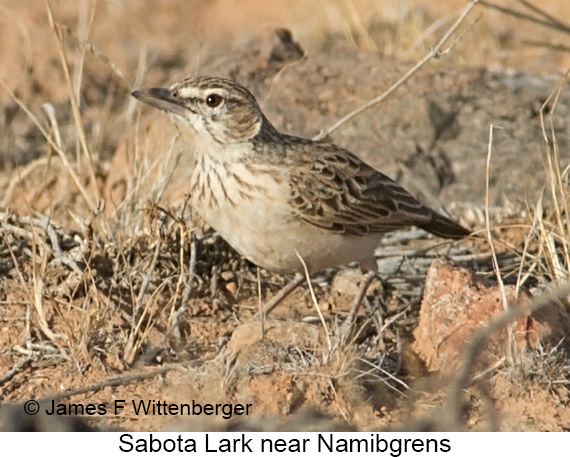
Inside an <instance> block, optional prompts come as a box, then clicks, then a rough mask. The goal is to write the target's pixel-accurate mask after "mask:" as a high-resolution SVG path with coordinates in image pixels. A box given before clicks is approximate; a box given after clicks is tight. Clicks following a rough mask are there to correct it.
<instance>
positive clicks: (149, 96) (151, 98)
mask: <svg viewBox="0 0 570 457" xmlns="http://www.w3.org/2000/svg"><path fill="white" fill-rule="evenodd" d="M132 95H133V97H135V98H137V99H138V100H140V101H141V102H144V103H146V104H148V105H150V106H153V107H154V108H158V109H160V110H163V111H166V112H168V113H169V115H170V118H171V120H172V121H173V122H174V123H175V124H177V125H178V126H179V127H180V128H181V130H182V132H183V133H189V134H190V136H194V137H202V138H201V139H202V140H212V141H213V142H214V143H217V144H219V145H228V144H233V143H242V142H246V141H249V140H251V139H252V138H254V137H255V136H256V135H257V134H258V133H259V131H260V129H261V128H262V125H263V123H264V117H263V113H262V111H261V109H260V108H259V105H258V104H257V101H256V100H255V97H254V96H253V95H252V94H251V93H250V92H249V91H248V90H247V89H246V88H245V87H243V86H241V85H239V84H238V83H236V82H234V81H231V80H229V79H223V78H214V77H204V76H199V77H192V78H188V79H185V80H184V81H182V82H178V83H175V84H173V85H172V86H170V88H168V89H166V88H153V89H139V90H135V91H134V92H132ZM186 129H189V130H190V131H186ZM204 136H206V137H207V138H203V137H204Z"/></svg>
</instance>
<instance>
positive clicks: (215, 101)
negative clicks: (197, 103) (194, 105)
mask: <svg viewBox="0 0 570 457" xmlns="http://www.w3.org/2000/svg"><path fill="white" fill-rule="evenodd" d="M223 101H224V99H223V98H222V96H221V95H218V94H210V95H208V96H207V97H206V105H208V106H209V107H210V108H216V107H218V106H220V105H221V104H222V102H223Z"/></svg>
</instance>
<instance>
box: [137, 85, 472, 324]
mask: <svg viewBox="0 0 570 457" xmlns="http://www.w3.org/2000/svg"><path fill="white" fill-rule="evenodd" d="M131 94H132V96H133V97H135V98H136V99H138V100H139V101H141V102H143V103H145V104H148V105H150V106H152V107H154V108H157V109H159V110H162V111H165V112H167V113H168V115H169V117H170V120H171V121H172V122H173V123H174V124H175V125H177V126H178V129H179V131H180V135H181V137H182V140H183V141H184V144H185V145H188V146H189V147H190V148H191V149H192V151H193V154H192V157H193V159H192V162H193V163H192V164H191V165H190V166H192V172H191V177H190V203H191V206H192V208H193V209H194V210H195V211H196V212H197V213H198V214H199V215H200V216H201V218H202V219H203V220H204V221H205V222H206V223H207V224H208V225H210V226H211V227H212V228H213V229H214V230H215V231H216V232H218V233H219V234H220V235H221V237H222V238H224V239H225V240H226V241H227V242H228V243H229V244H230V245H231V246H232V247H233V248H234V249H236V250H237V251H238V252H239V253H240V254H241V255H243V256H244V257H245V258H247V259H248V260H250V261H251V262H253V263H254V264H256V265H257V266H258V267H263V268H266V269H267V270H269V271H271V272H274V273H279V274H296V277H295V278H294V279H293V280H292V281H291V282H290V283H289V284H287V285H286V286H285V287H284V288H283V289H282V290H281V291H280V292H279V293H278V294H277V295H276V296H275V297H273V299H271V300H270V301H269V303H267V304H266V306H265V312H268V311H269V310H270V309H272V308H273V307H274V306H275V305H276V304H277V303H279V302H280V301H281V300H282V299H283V298H284V297H285V296H286V295H288V294H289V293H290V292H291V291H292V290H294V289H295V288H296V287H297V286H298V285H299V284H301V283H302V282H303V281H304V279H305V276H304V274H305V273H307V272H308V274H313V273H316V272H320V271H323V270H326V269H328V268H331V267H336V266H340V265H345V264H348V263H352V262H354V261H358V263H359V264H360V268H361V270H362V271H363V273H364V275H365V277H364V280H363V281H362V282H361V286H360V290H359V293H358V296H357V297H356V298H355V301H354V302H353V304H352V307H351V309H350V312H349V314H348V317H347V318H346V319H345V322H344V323H343V327H344V328H349V327H350V326H351V324H352V323H353V321H354V320H355V318H356V316H357V312H358V309H359V306H360V303H361V302H362V301H363V298H364V297H365V295H366V290H367V288H368V287H369V286H370V284H371V282H372V280H373V278H374V276H375V275H376V274H377V272H378V265H377V262H376V259H375V256H374V251H375V249H376V247H377V246H378V245H379V243H380V240H381V238H382V236H383V235H384V234H386V233H388V232H392V231H395V230H398V229H404V228H408V227H410V226H417V227H419V228H421V229H423V230H425V231H427V232H429V233H432V234H434V235H436V236H439V237H443V238H450V239H459V238H463V237H466V236H468V235H469V234H470V233H471V232H470V230H468V229H467V228H465V227H463V226H461V225H460V224H458V223H457V222H455V221H453V220H452V219H450V218H448V217H446V216H443V215H441V214H439V213H438V212H436V211H435V210H433V209H431V208H430V207H428V206H426V205H425V204H424V203H422V202H421V201H419V200H418V199H417V198H415V197H414V196H413V195H411V194H410V193H409V192H408V191H407V190H406V189H404V188H403V187H402V186H401V185H400V184H398V183H397V182H396V181H394V180H392V179H391V178H390V177H388V176H387V175H385V174H383V173H382V172H380V171H378V170H376V169H375V168H373V167H372V166H370V165H369V164H367V163H366V162H365V161H363V160H362V159H360V158H359V157H358V156H356V155H355V154H353V153H352V152H350V151H348V150H346V149H344V148H342V147H340V146H337V145H336V144H334V143H331V142H326V141H314V140H311V139H307V138H302V137H298V136H293V135H289V134H286V133H282V132H280V131H278V130H277V129H276V128H275V127H274V126H273V124H271V122H270V121H269V120H268V119H267V117H266V116H265V114H264V113H263V111H262V110H261V108H260V106H259V103H258V102H257V100H256V98H255V97H254V95H253V94H252V93H251V92H250V91H249V90H248V89H246V88H245V87H244V86H242V85H241V84H239V83H237V82H235V81H233V80H229V79H225V78H219V77H213V76H193V77H189V78H187V79H184V80H183V81H180V82H176V83H174V84H173V85H171V86H170V87H168V88H164V87H161V88H142V89H138V90H135V91H133V92H132V93H131Z"/></svg>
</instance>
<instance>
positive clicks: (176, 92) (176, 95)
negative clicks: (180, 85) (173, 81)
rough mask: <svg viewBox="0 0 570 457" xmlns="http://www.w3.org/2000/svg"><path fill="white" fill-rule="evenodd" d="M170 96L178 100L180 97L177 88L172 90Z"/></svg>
mask: <svg viewBox="0 0 570 457" xmlns="http://www.w3.org/2000/svg"><path fill="white" fill-rule="evenodd" d="M170 96H171V97H172V98H174V99H176V100H178V99H179V98H180V91H179V90H173V91H172V93H171V94H170Z"/></svg>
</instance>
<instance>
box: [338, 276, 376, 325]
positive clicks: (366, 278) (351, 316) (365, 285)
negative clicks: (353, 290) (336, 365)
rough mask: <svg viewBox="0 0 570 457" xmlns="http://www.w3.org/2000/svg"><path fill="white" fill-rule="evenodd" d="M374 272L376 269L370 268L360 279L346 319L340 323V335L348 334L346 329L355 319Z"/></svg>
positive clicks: (372, 279)
mask: <svg viewBox="0 0 570 457" xmlns="http://www.w3.org/2000/svg"><path fill="white" fill-rule="evenodd" d="M376 273H377V271H376V270H375V269H374V270H370V271H368V272H367V273H365V274H364V278H363V279H362V283H361V284H360V288H359V290H358V294H357V295H356V298H355V299H354V302H353V303H352V307H351V308H350V311H349V313H348V316H347V317H346V320H345V321H344V322H343V323H342V325H341V327H340V333H341V335H344V334H348V330H350V326H351V325H352V324H353V323H354V321H355V320H356V314H357V313H358V309H359V308H360V305H361V303H362V302H363V301H364V299H365V298H366V292H367V291H368V288H369V287H370V284H372V281H374V278H375V277H376Z"/></svg>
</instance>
